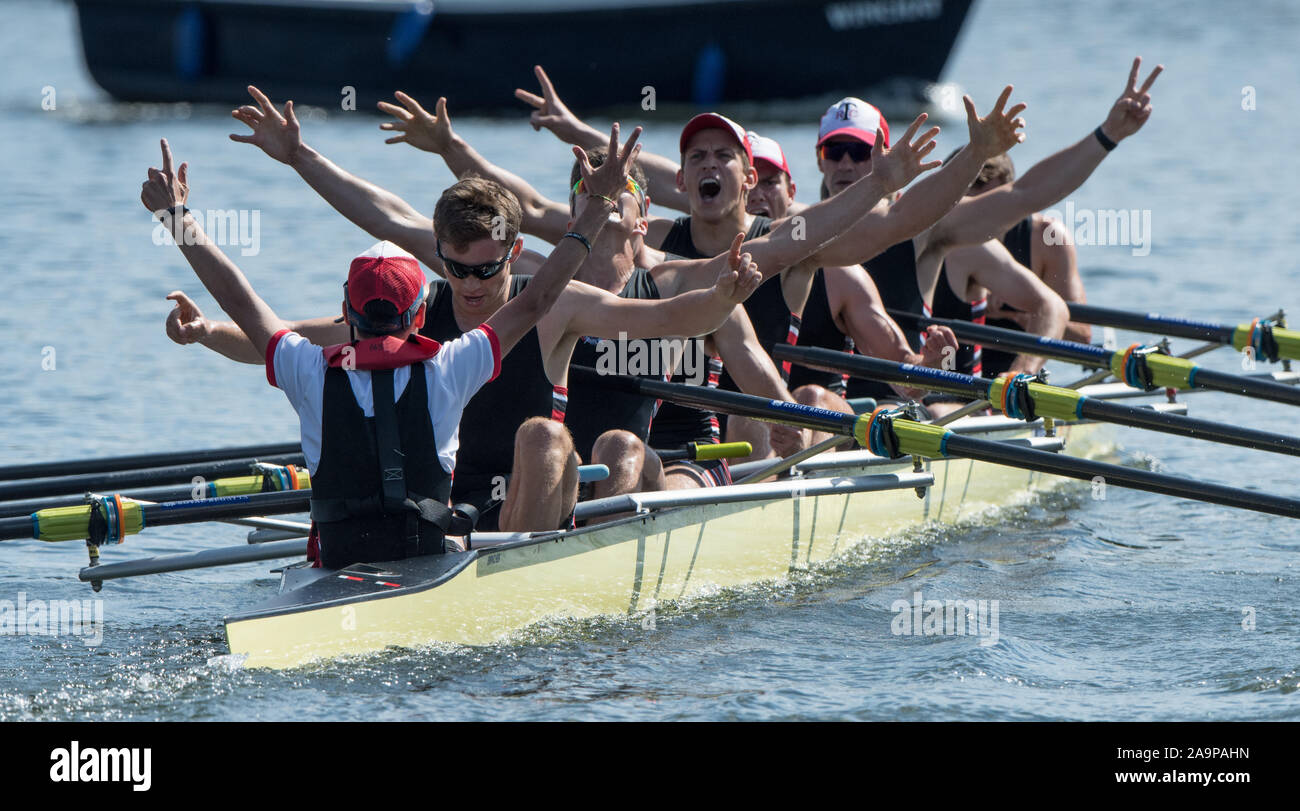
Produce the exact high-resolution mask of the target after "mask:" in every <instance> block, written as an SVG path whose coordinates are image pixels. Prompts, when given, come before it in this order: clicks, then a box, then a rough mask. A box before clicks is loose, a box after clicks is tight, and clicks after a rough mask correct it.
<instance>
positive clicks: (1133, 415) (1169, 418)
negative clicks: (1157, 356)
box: [1079, 397, 1300, 456]
mask: <svg viewBox="0 0 1300 811" xmlns="http://www.w3.org/2000/svg"><path fill="white" fill-rule="evenodd" d="M1079 416H1081V417H1083V418H1085V419H1091V420H1097V421H1098V422H1110V423H1114V424H1116V425H1127V426H1129V427H1131V428H1145V429H1148V430H1151V431H1159V432H1160V433H1162V434H1174V435H1176V436H1185V437H1191V438H1192V439H1203V440H1205V441H1207V442H1218V443H1220V444H1223V445H1235V446H1237V447H1240V448H1252V449H1254V450H1258V451H1271V452H1273V453H1284V454H1287V455H1289V456H1300V438H1297V437H1293V436H1287V435H1286V434H1275V433H1273V432H1272V431H1259V430H1256V429H1254V428H1242V427H1239V426H1236V425H1227V424H1225V423H1221V422H1212V421H1210V420H1202V419H1197V418H1196V417H1188V416H1184V415H1182V414H1171V413H1169V412H1167V411H1156V410H1155V409H1152V408H1133V407H1131V406H1125V405H1120V404H1119V403H1111V402H1108V401H1106V400H1098V399H1096V398H1092V397H1088V398H1085V399H1084V400H1083V403H1082V405H1080V407H1079Z"/></svg>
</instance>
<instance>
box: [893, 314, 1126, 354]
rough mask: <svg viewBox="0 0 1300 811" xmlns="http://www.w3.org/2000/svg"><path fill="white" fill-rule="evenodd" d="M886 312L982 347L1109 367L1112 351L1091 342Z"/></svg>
mask: <svg viewBox="0 0 1300 811" xmlns="http://www.w3.org/2000/svg"><path fill="white" fill-rule="evenodd" d="M887 312H888V313H889V315H890V317H892V318H893V319H894V320H895V321H897V322H898V323H899V325H901V326H908V327H910V328H912V329H915V330H922V329H925V328H926V327H927V326H929V325H931V324H934V325H937V326H941V327H948V328H949V329H951V330H952V332H953V335H956V336H957V337H958V338H959V339H961V340H963V341H968V342H973V343H977V344H983V345H984V346H996V347H999V348H1002V349H1014V350H1016V351H1017V352H1024V353H1025V354H1027V355H1040V356H1046V357H1055V358H1060V359H1062V360H1069V361H1074V362H1076V363H1080V364H1083V365H1085V366H1097V367H1104V366H1109V365H1110V358H1111V355H1113V354H1115V353H1114V352H1112V351H1111V350H1109V349H1104V348H1103V347H1100V346H1093V345H1092V344H1081V343H1075V342H1074V341H1060V340H1057V339H1055V338H1044V337H1042V336H1041V335H1032V334H1030V333H1027V332H1017V331H1016V330H1012V329H1002V328H1001V327H990V326H988V325H985V324H973V323H971V322H970V321H957V320H953V319H950V318H930V317H929V316H921V315H916V314H915V313H909V312H905V311H903V310H888V311H887Z"/></svg>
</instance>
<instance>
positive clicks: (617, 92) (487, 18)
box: [76, 0, 972, 111]
mask: <svg viewBox="0 0 1300 811" xmlns="http://www.w3.org/2000/svg"><path fill="white" fill-rule="evenodd" d="M971 2H972V0H838V1H837V2H829V1H828V0H804V1H803V2H797V1H796V2H791V1H790V0H694V1H693V2H692V1H691V0H621V2H620V1H619V0H605V1H603V2H602V1H601V0H442V2H409V3H408V2H347V1H346V0H340V1H338V2H333V1H331V0H260V1H258V2H250V1H246V0H189V1H186V0H76V4H77V8H78V12H79V16H80V23H81V35H82V42H83V46H84V49H85V55H86V63H87V66H88V67H89V69H90V73H91V75H92V76H93V77H94V79H95V81H96V82H97V83H98V84H99V85H100V86H101V87H103V88H104V89H105V90H106V91H107V92H108V93H109V94H110V95H112V96H113V97H115V98H117V99H119V100H123V101H141V102H175V101H190V102H220V103H243V102H246V101H247V100H248V96H247V93H246V91H245V87H246V86H247V85H249V84H255V85H258V86H259V87H261V88H262V89H263V90H265V91H267V93H269V94H270V96H271V97H272V98H273V99H288V98H292V99H295V100H296V101H297V102H298V103H300V104H315V105H320V106H329V107H333V106H336V105H340V104H341V103H343V101H344V100H345V98H346V97H347V95H348V90H347V89H348V88H350V89H351V91H352V93H353V94H354V97H355V101H356V109H359V110H360V109H370V110H373V109H374V104H375V102H376V101H377V100H379V99H388V98H391V96H392V93H393V91H394V90H398V89H401V90H405V91H406V92H408V93H410V94H412V95H413V96H415V97H416V98H418V99H421V100H423V101H424V102H426V103H427V104H428V105H429V106H432V100H433V99H434V98H436V97H437V96H439V95H445V96H447V99H448V102H449V104H450V105H451V106H452V108H453V109H459V110H478V111H484V110H492V109H508V108H511V107H512V105H514V104H515V102H514V99H513V95H512V94H513V91H514V89H515V88H516V87H533V86H534V84H535V81H534V79H533V76H532V66H533V65H534V64H541V65H543V66H544V67H545V68H546V69H547V72H548V73H549V74H550V76H551V78H552V80H553V81H554V82H555V83H556V85H557V87H558V88H559V89H560V92H561V93H562V94H563V97H564V99H565V101H566V102H567V103H568V104H569V105H570V106H573V107H576V108H581V109H590V108H599V107H615V106H618V107H623V106H627V105H629V104H638V105H639V104H641V103H642V100H643V99H645V98H646V97H647V95H648V93H649V92H650V91H649V90H648V88H653V92H654V96H655V104H656V106H660V105H665V106H666V105H681V104H687V105H697V106H710V105H715V104H717V103H719V102H737V101H766V100H774V99H798V98H806V97H810V96H826V95H828V94H834V95H837V96H838V95H843V94H845V93H864V92H866V90H867V89H868V88H875V87H886V86H887V87H895V88H896V87H898V86H900V84H901V85H903V86H913V87H915V88H916V89H917V90H918V91H919V90H920V89H922V88H924V87H925V86H926V85H928V84H930V83H933V82H935V81H937V80H938V78H939V75H940V73H941V72H942V70H943V67H944V64H945V62H946V61H947V59H948V55H949V53H950V52H951V50H952V47H953V44H954V42H955V40H956V38H957V35H958V33H959V32H960V30H961V26H962V23H963V21H964V20H965V18H966V15H967V12H968V11H969V9H970V5H971ZM918 98H920V94H919V93H918ZM514 109H516V110H517V107H515V108H514Z"/></svg>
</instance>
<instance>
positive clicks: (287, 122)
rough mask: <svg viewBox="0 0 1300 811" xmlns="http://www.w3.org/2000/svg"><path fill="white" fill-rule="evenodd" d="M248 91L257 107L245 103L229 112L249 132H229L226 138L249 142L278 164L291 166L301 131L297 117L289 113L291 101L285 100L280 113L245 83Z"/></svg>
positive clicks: (299, 144) (291, 109) (266, 99)
mask: <svg viewBox="0 0 1300 811" xmlns="http://www.w3.org/2000/svg"><path fill="white" fill-rule="evenodd" d="M248 92H249V95H251V96H252V97H253V99H254V101H256V102H257V106H256V107H254V106H252V105H251V104H245V105H244V106H243V107H240V108H239V109H238V110H233V111H231V113H230V115H231V117H233V118H235V119H237V120H239V121H242V122H244V123H245V124H247V125H248V126H249V128H250V129H252V130H253V134H252V135H239V134H232V135H231V136H230V140H232V141H238V142H239V143H241V144H253V145H254V146H257V147H260V148H261V150H262V151H263V152H265V153H266V154H267V155H270V156H271V157H272V158H275V159H276V160H278V161H279V162H280V163H287V164H290V165H292V164H293V162H294V159H295V158H297V157H298V149H299V148H300V147H301V146H302V131H301V128H300V127H299V126H298V117H297V116H296V115H294V114H293V102H292V101H286V102H285V103H284V112H283V113H281V112H280V111H279V110H277V109H275V105H274V104H272V103H271V100H270V99H268V98H267V97H266V94H265V93H263V92H262V91H261V90H258V89H257V88H256V87H253V86H252V85H249V86H248Z"/></svg>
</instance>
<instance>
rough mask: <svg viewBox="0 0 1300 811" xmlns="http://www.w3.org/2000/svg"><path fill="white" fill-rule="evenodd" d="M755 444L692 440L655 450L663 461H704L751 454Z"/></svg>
mask: <svg viewBox="0 0 1300 811" xmlns="http://www.w3.org/2000/svg"><path fill="white" fill-rule="evenodd" d="M753 452H754V446H753V445H750V444H749V443H748V442H690V443H688V444H687V445H686V447H684V448H671V449H666V450H658V449H656V450H655V453H656V454H657V455H658V456H659V461H661V462H677V461H681V460H688V461H692V462H703V461H708V460H711V459H735V458H738V457H741V456H749V455H750V454H751V453H753Z"/></svg>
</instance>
